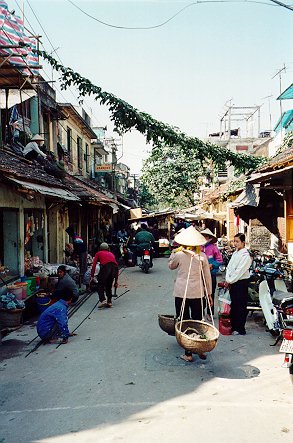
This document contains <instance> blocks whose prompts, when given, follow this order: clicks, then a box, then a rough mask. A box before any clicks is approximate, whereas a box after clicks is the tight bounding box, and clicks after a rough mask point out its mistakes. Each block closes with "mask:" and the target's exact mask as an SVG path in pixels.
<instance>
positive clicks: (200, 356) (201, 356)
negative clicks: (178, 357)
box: [198, 354, 207, 360]
mask: <svg viewBox="0 0 293 443" xmlns="http://www.w3.org/2000/svg"><path fill="white" fill-rule="evenodd" d="M198 356H199V358H200V359H201V360H206V359H207V356H206V355H205V354H198Z"/></svg>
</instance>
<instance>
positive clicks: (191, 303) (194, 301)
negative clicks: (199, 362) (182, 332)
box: [175, 297, 206, 356]
mask: <svg viewBox="0 0 293 443" xmlns="http://www.w3.org/2000/svg"><path fill="white" fill-rule="evenodd" d="M182 301H183V299H182V298H181V297H175V309H176V317H177V318H179V317H180V312H181V305H182ZM201 304H203V307H201ZM205 307H206V299H205V298H203V299H202V301H201V299H200V298H187V299H186V300H185V306H184V312H183V320H190V319H192V320H202V312H204V310H205ZM185 355H188V356H190V355H192V352H189V351H185Z"/></svg>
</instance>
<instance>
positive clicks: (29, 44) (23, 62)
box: [0, 1, 39, 75]
mask: <svg viewBox="0 0 293 443" xmlns="http://www.w3.org/2000/svg"><path fill="white" fill-rule="evenodd" d="M22 43H23V44H24V45H25V46H24V47H23V48H1V49H0V56H9V55H10V54H19V56H17V55H16V56H12V57H10V58H9V62H10V63H11V65H12V66H14V67H16V68H17V69H19V70H20V71H21V72H22V73H23V74H26V75H38V74H39V72H38V70H37V69H33V68H34V66H37V65H38V64H39V61H38V56H37V55H36V54H35V53H34V52H33V51H34V50H36V49H37V41H36V39H35V38H34V37H28V36H27V35H26V34H25V33H24V24H23V20H22V19H21V18H20V17H18V16H17V15H15V14H12V13H10V12H9V11H8V5H7V3H6V2H5V1H0V45H2V46H11V45H19V44H22Z"/></svg>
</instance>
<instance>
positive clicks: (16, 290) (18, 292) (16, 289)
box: [7, 285, 22, 300]
mask: <svg viewBox="0 0 293 443" xmlns="http://www.w3.org/2000/svg"><path fill="white" fill-rule="evenodd" d="M7 287H8V292H10V293H11V294H14V295H15V297H16V298H17V300H22V287H21V286H17V285H9V286H7Z"/></svg>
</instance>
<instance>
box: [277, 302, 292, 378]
mask: <svg viewBox="0 0 293 443" xmlns="http://www.w3.org/2000/svg"><path fill="white" fill-rule="evenodd" d="M291 311H292V317H293V309H291ZM282 338H283V341H282V344H281V347H280V352H284V354H285V355H284V362H283V364H282V368H288V369H289V375H290V379H291V382H292V384H293V329H284V330H283V331H282Z"/></svg>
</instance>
